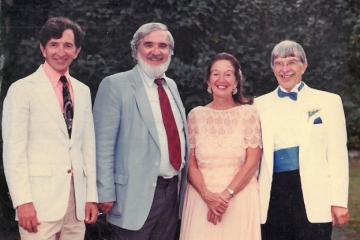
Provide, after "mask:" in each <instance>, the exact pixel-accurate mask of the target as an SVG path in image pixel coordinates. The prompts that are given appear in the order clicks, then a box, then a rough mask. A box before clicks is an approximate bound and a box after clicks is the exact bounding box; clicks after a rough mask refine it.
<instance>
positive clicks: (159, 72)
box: [137, 55, 171, 78]
mask: <svg viewBox="0 0 360 240" xmlns="http://www.w3.org/2000/svg"><path fill="white" fill-rule="evenodd" d="M170 61H171V56H169V58H168V60H167V61H166V62H165V63H163V64H161V65H159V66H151V65H150V64H148V63H146V62H145V61H144V60H143V59H142V58H141V56H139V55H138V57H137V63H138V64H139V66H140V68H141V69H142V70H143V71H144V72H145V74H146V75H148V77H150V78H159V77H162V76H163V74H164V73H165V72H166V71H167V70H168V68H169V65H170Z"/></svg>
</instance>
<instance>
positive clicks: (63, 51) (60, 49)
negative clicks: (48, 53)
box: [56, 45, 65, 56]
mask: <svg viewBox="0 0 360 240" xmlns="http://www.w3.org/2000/svg"><path fill="white" fill-rule="evenodd" d="M56 53H57V54H58V55H59V56H64V55H65V49H64V47H63V46H61V45H60V46H59V47H58V48H57V52H56Z"/></svg>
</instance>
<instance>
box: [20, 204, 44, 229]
mask: <svg viewBox="0 0 360 240" xmlns="http://www.w3.org/2000/svg"><path fill="white" fill-rule="evenodd" d="M17 214H18V218H19V224H20V226H21V227H22V228H23V229H25V230H26V231H28V232H31V233H36V232H37V231H38V229H37V226H38V225H40V222H39V221H38V219H37V216H36V210H35V207H34V205H33V203H32V202H31V203H25V204H22V205H20V206H18V207H17Z"/></svg>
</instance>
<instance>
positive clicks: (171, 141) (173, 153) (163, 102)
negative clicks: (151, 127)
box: [155, 78, 181, 170]
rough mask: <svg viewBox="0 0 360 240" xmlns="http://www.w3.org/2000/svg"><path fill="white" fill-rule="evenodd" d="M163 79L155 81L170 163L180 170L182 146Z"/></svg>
mask: <svg viewBox="0 0 360 240" xmlns="http://www.w3.org/2000/svg"><path fill="white" fill-rule="evenodd" d="M163 81H164V79H163V78H159V79H155V83H156V85H158V93H159V101H160V108H161V115H162V118H163V122H164V126H165V131H166V136H167V140H168V149H169V158H170V163H171V165H172V166H173V167H174V168H175V169H176V170H179V169H180V166H181V147H180V138H179V132H178V129H177V126H176V122H175V118H174V114H173V111H172V109H171V105H170V101H169V98H168V96H167V94H166V92H165V89H164V87H163Z"/></svg>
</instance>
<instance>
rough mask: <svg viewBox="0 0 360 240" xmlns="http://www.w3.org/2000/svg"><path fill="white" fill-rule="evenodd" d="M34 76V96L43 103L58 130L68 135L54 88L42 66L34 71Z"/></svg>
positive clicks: (45, 110)
mask: <svg viewBox="0 0 360 240" xmlns="http://www.w3.org/2000/svg"><path fill="white" fill-rule="evenodd" d="M34 78H35V79H34V80H35V81H34V82H35V84H37V85H38V86H37V87H34V91H37V94H36V96H38V97H39V98H40V101H41V103H42V104H44V107H45V109H44V112H48V113H49V114H50V115H51V116H52V117H53V118H54V120H55V121H56V122H57V123H58V126H59V128H60V130H61V131H62V132H63V133H64V134H66V136H68V132H67V129H66V124H65V120H64V116H63V114H62V112H61V109H60V106H59V102H58V100H57V97H56V94H55V91H54V88H53V87H52V85H51V83H50V80H49V79H48V77H47V76H46V74H45V72H44V70H43V69H42V66H40V67H39V68H38V70H37V71H36V72H35V74H34Z"/></svg>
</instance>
